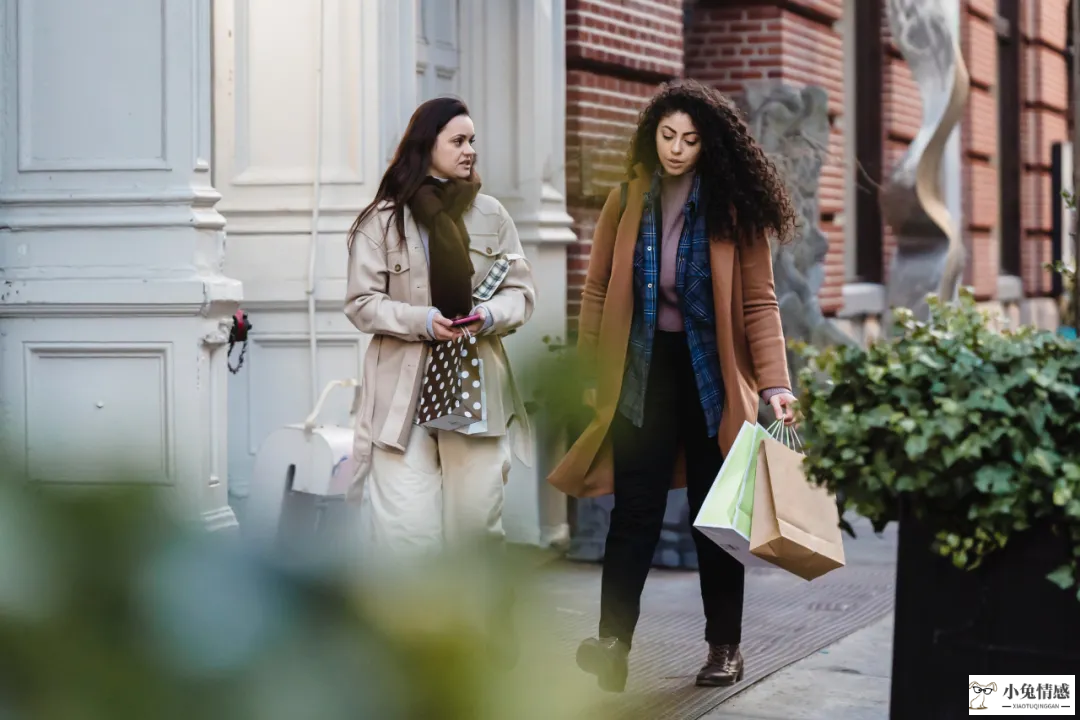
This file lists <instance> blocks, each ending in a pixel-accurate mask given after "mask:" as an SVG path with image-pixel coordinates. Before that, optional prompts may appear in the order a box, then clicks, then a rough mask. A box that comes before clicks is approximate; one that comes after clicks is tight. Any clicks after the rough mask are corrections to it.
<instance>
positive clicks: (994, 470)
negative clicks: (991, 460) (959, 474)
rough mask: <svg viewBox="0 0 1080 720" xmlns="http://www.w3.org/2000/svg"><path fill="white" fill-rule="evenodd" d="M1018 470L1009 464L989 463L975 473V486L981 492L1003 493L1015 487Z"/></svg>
mask: <svg viewBox="0 0 1080 720" xmlns="http://www.w3.org/2000/svg"><path fill="white" fill-rule="evenodd" d="M1015 475H1016V471H1015V470H1014V469H1013V468H1011V467H1009V466H1007V465H987V466H985V467H981V468H979V470H978V472H976V473H975V487H976V488H978V489H979V490H980V491H981V492H984V493H990V494H993V495H1002V494H1004V493H1007V492H1009V490H1011V489H1012V487H1013V482H1012V481H1013V477H1014V476H1015Z"/></svg>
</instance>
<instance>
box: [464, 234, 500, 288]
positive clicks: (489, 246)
mask: <svg viewBox="0 0 1080 720" xmlns="http://www.w3.org/2000/svg"><path fill="white" fill-rule="evenodd" d="M499 254H500V249H499V236H498V235H496V234H495V233H470V234H469V259H470V260H472V266H473V276H472V286H473V288H474V289H475V288H476V287H477V286H479V285H480V283H482V282H484V278H485V277H487V274H488V271H489V270H491V266H492V265H494V264H495V260H497V259H498V257H499Z"/></svg>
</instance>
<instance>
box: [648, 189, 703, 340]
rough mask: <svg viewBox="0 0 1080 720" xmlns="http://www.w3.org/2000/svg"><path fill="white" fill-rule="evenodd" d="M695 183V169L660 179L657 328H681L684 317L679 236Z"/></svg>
mask: <svg viewBox="0 0 1080 720" xmlns="http://www.w3.org/2000/svg"><path fill="white" fill-rule="evenodd" d="M693 187H694V173H692V172H688V173H683V174H682V175H677V176H675V177H671V176H667V175H665V176H664V177H663V178H662V179H661V180H660V215H661V217H660V221H661V223H662V224H663V227H661V228H660V287H659V292H658V293H657V301H658V303H657V309H656V329H657V330H660V331H663V332H682V331H683V317H682V309H681V308H680V307H679V294H678V291H677V290H676V289H675V275H676V269H677V267H678V255H679V238H681V237H682V231H683V225H684V220H685V216H684V214H683V209H684V208H685V207H686V201H687V200H688V199H689V197H690V190H691V189H692V188H693Z"/></svg>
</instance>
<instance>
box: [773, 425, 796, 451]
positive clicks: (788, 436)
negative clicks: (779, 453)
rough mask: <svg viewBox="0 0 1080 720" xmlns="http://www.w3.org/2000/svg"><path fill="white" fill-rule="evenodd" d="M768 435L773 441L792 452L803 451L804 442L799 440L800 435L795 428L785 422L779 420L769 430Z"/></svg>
mask: <svg viewBox="0 0 1080 720" xmlns="http://www.w3.org/2000/svg"><path fill="white" fill-rule="evenodd" d="M767 430H768V433H769V435H771V436H772V437H773V439H775V440H777V441H779V442H781V443H783V444H784V445H786V446H787V447H789V448H791V449H792V450H802V446H803V444H802V440H801V439H799V433H798V432H796V430H795V428H794V427H792V426H790V425H788V424H787V423H785V422H784V421H783V420H777V421H775V422H774V423H773V424H772V425H770V426H769V427H768V428H767Z"/></svg>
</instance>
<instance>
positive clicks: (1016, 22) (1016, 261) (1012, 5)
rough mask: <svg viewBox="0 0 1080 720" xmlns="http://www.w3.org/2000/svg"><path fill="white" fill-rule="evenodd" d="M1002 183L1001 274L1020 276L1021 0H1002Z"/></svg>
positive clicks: (999, 26) (999, 23)
mask: <svg viewBox="0 0 1080 720" xmlns="http://www.w3.org/2000/svg"><path fill="white" fill-rule="evenodd" d="M997 12H998V18H997V32H998V88H997V90H998V92H997V103H998V184H999V194H1000V196H999V200H1000V202H999V211H998V212H999V215H998V220H999V223H1000V224H999V230H1000V232H999V237H1000V241H1001V274H1002V275H1012V276H1014V277H1020V274H1021V270H1022V265H1021V251H1020V248H1021V236H1022V225H1021V220H1020V183H1021V180H1022V177H1023V164H1022V160H1021V157H1020V155H1021V146H1020V112H1021V98H1020V52H1021V39H1020V0H998V3H997Z"/></svg>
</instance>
